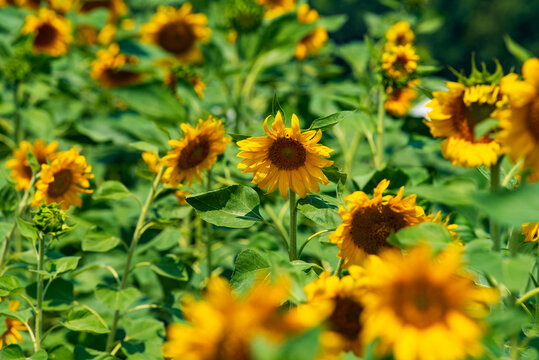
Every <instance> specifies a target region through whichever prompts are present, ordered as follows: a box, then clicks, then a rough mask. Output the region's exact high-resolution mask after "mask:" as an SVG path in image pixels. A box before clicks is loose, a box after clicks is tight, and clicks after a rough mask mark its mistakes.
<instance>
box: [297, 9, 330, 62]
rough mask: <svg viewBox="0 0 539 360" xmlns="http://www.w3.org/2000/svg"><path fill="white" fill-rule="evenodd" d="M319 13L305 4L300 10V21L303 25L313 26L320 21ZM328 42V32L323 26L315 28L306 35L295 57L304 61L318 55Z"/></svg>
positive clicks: (299, 44) (300, 42) (298, 45)
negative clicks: (308, 57) (310, 56)
mask: <svg viewBox="0 0 539 360" xmlns="http://www.w3.org/2000/svg"><path fill="white" fill-rule="evenodd" d="M318 17H319V15H318V11H316V10H315V9H311V8H310V7H309V5H307V4H303V5H301V6H300V7H299V8H298V21H299V22H300V23H302V24H312V23H314V22H315V21H317V20H318ZM327 40H328V32H327V31H326V29H325V28H324V27H322V26H317V27H315V28H314V29H313V30H312V31H311V32H310V33H308V34H307V35H305V36H304V37H303V38H302V39H301V40H300V41H299V43H298V44H297V45H296V50H295V53H294V56H295V57H296V59H298V60H304V59H306V58H307V56H309V55H316V54H317V53H318V51H320V49H321V48H322V47H323V46H324V44H325V43H326V41H327Z"/></svg>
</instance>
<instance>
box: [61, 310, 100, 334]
mask: <svg viewBox="0 0 539 360" xmlns="http://www.w3.org/2000/svg"><path fill="white" fill-rule="evenodd" d="M63 325H64V326H65V327H66V328H68V329H69V330H71V331H80V332H89V333H93V334H106V333H108V332H109V329H108V327H107V326H106V325H105V324H103V323H102V322H101V321H100V320H99V318H98V317H97V316H95V315H94V314H92V313H91V312H90V311H88V310H86V309H79V310H71V311H70V312H69V313H68V314H67V320H66V321H65V322H64V323H63Z"/></svg>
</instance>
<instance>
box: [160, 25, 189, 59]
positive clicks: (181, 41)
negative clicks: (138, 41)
mask: <svg viewBox="0 0 539 360" xmlns="http://www.w3.org/2000/svg"><path fill="white" fill-rule="evenodd" d="M194 42H195V34H193V30H192V29H191V27H190V26H189V25H187V24H186V23H185V22H184V21H181V20H177V21H174V22H170V23H168V24H166V25H164V26H163V27H162V28H161V30H160V31H159V33H158V34H157V43H158V44H159V45H160V46H161V47H162V48H163V49H165V50H167V51H169V52H171V53H173V54H182V53H184V52H186V51H187V50H189V49H190V48H191V47H192V46H193V44H194Z"/></svg>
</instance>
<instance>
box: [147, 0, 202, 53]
mask: <svg viewBox="0 0 539 360" xmlns="http://www.w3.org/2000/svg"><path fill="white" fill-rule="evenodd" d="M192 8H193V7H192V5H191V4H190V3H188V2H186V3H184V4H183V5H182V7H181V8H179V9H175V8H174V7H172V6H159V7H158V8H157V13H155V14H154V15H153V16H152V18H151V19H150V22H148V23H146V24H144V25H142V26H141V28H140V32H141V35H142V40H143V41H145V42H148V43H152V44H155V45H158V46H160V47H161V48H163V49H164V50H166V51H168V52H169V53H171V54H172V55H174V56H175V57H176V59H178V60H179V61H182V62H200V61H201V60H202V53H201V51H200V48H199V46H198V43H205V42H207V41H208V40H209V38H210V35H211V30H210V28H209V27H208V26H207V24H208V18H207V17H206V15H204V14H193V13H191V10H192Z"/></svg>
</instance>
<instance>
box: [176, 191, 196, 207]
mask: <svg viewBox="0 0 539 360" xmlns="http://www.w3.org/2000/svg"><path fill="white" fill-rule="evenodd" d="M191 194H192V193H190V192H189V191H183V190H176V191H175V192H174V195H176V199H178V204H180V205H187V201H186V200H185V197H186V196H189V195H191Z"/></svg>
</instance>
